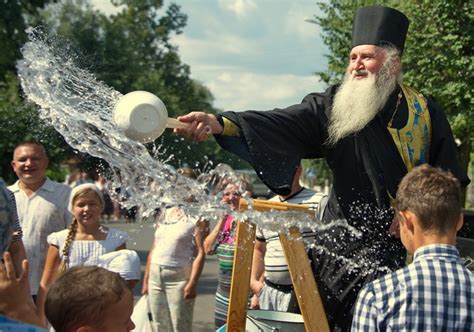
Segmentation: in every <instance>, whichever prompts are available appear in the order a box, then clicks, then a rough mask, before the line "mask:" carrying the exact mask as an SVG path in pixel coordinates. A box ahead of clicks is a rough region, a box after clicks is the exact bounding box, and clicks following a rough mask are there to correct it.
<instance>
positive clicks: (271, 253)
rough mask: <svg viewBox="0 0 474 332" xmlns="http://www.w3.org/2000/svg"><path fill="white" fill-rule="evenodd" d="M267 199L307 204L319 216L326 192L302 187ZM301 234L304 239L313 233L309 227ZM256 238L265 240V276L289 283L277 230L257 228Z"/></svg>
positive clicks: (272, 280)
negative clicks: (293, 192)
mask: <svg viewBox="0 0 474 332" xmlns="http://www.w3.org/2000/svg"><path fill="white" fill-rule="evenodd" d="M269 201H272V202H282V201H284V202H285V203H290V204H309V205H310V206H311V208H312V209H314V210H315V214H316V216H321V215H322V212H323V210H324V207H325V206H326V204H327V201H328V197H327V195H326V194H324V193H321V192H317V191H314V190H311V189H307V188H304V189H303V190H301V191H300V192H299V193H297V194H295V195H294V196H291V197H289V198H287V199H286V200H281V199H280V196H274V197H272V198H271V199H269ZM300 231H301V235H302V237H303V239H304V240H308V239H311V238H314V236H315V233H314V232H313V231H312V230H310V229H302V230H300ZM257 240H258V241H263V242H266V244H267V246H266V252H265V259H264V261H265V278H266V279H268V280H269V281H271V282H273V283H275V284H278V285H291V284H292V282H291V277H290V272H289V270H288V264H287V263H286V257H285V253H284V252H283V247H282V246H281V242H280V237H279V236H278V233H277V232H274V231H270V230H266V229H262V228H258V229H257Z"/></svg>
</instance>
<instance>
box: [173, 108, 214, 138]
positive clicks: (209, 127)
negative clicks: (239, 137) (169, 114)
mask: <svg viewBox="0 0 474 332" xmlns="http://www.w3.org/2000/svg"><path fill="white" fill-rule="evenodd" d="M178 120H179V121H181V122H186V123H189V126H188V127H187V128H176V129H174V130H173V131H174V132H175V133H176V134H179V135H182V136H184V137H187V138H189V139H192V140H193V141H196V142H201V141H204V140H206V139H207V138H208V136H209V135H210V134H221V133H222V130H223V128H222V126H221V124H220V123H219V121H217V118H216V116H215V115H214V114H207V113H204V112H191V113H189V114H187V115H183V116H179V117H178Z"/></svg>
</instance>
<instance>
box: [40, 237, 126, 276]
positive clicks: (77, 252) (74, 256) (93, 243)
mask: <svg viewBox="0 0 474 332" xmlns="http://www.w3.org/2000/svg"><path fill="white" fill-rule="evenodd" d="M68 233H69V230H68V229H65V230H62V231H60V232H55V233H52V234H50V235H49V236H48V243H49V244H53V245H55V246H56V247H58V248H59V256H60V257H61V259H62V258H63V248H64V245H65V243H66V238H67V235H68ZM127 240H128V234H127V232H124V231H120V230H118V229H115V228H109V229H108V230H107V236H106V238H105V240H74V241H72V242H71V246H70V247H69V267H73V266H76V265H98V264H99V256H101V255H103V254H107V253H109V252H112V251H115V250H116V249H117V247H119V246H121V245H122V244H124V243H125V242H126V241H127Z"/></svg>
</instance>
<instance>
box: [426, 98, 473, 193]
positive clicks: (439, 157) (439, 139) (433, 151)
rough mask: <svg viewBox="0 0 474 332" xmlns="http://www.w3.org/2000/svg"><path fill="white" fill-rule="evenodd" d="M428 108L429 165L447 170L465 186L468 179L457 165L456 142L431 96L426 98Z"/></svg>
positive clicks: (446, 121) (447, 123)
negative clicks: (429, 123) (429, 129)
mask: <svg viewBox="0 0 474 332" xmlns="http://www.w3.org/2000/svg"><path fill="white" fill-rule="evenodd" d="M428 109H429V111H430V117H431V129H432V136H431V147H430V158H429V159H430V161H429V163H430V165H432V166H436V167H440V168H442V169H444V170H448V171H450V172H451V173H453V174H454V176H456V177H457V178H458V180H459V181H460V182H461V184H462V186H463V187H465V186H467V185H468V184H469V182H470V180H469V177H468V176H467V174H466V172H465V171H463V170H462V169H461V167H460V165H459V162H458V159H457V156H456V143H455V142H454V137H453V133H452V131H451V127H450V126H449V122H448V120H447V119H446V116H445V115H444V113H443V111H442V110H441V108H440V107H439V106H438V105H437V104H436V103H435V102H434V100H433V99H432V98H429V99H428Z"/></svg>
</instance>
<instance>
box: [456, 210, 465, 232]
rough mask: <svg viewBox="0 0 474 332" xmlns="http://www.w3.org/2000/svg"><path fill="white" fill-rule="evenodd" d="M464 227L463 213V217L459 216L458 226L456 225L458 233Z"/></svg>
mask: <svg viewBox="0 0 474 332" xmlns="http://www.w3.org/2000/svg"><path fill="white" fill-rule="evenodd" d="M462 225H464V215H463V214H462V213H461V215H460V216H459V220H458V224H457V225H456V232H458V231H459V230H460V229H461V227H462Z"/></svg>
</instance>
